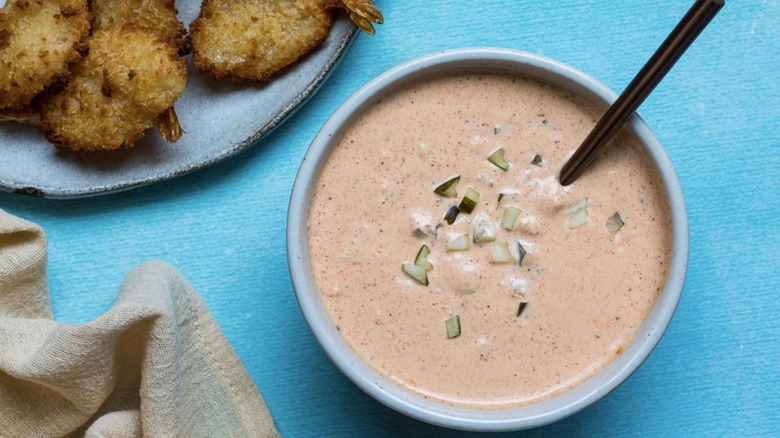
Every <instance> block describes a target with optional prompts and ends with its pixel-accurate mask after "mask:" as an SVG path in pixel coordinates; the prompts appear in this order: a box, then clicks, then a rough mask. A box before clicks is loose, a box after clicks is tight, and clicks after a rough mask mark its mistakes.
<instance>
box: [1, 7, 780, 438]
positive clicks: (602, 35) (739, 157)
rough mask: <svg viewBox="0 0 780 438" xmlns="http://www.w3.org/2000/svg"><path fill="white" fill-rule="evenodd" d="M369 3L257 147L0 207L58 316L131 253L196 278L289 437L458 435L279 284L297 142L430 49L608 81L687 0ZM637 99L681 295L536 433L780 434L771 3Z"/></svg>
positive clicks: (712, 29)
mask: <svg viewBox="0 0 780 438" xmlns="http://www.w3.org/2000/svg"><path fill="white" fill-rule="evenodd" d="M378 4H379V6H380V8H381V9H382V11H383V12H384V15H385V20H386V24H384V25H383V26H379V28H378V32H377V35H376V36H374V37H370V36H367V35H360V36H359V37H358V38H357V40H356V41H355V43H354V45H353V46H352V47H351V49H350V50H349V51H348V53H347V54H346V56H345V57H344V58H343V61H342V63H341V64H340V66H339V67H338V68H337V69H336V70H335V72H334V73H333V74H332V76H331V77H330V79H329V80H328V81H327V82H326V83H325V84H324V85H323V86H322V88H321V89H320V91H319V92H318V93H317V94H316V95H315V96H314V97H313V98H312V99H311V100H309V101H308V102H307V103H306V104H305V106H303V107H302V108H301V109H300V110H299V111H298V112H297V113H295V114H294V115H293V116H291V117H290V118H289V119H288V120H287V121H286V122H285V123H284V124H283V125H282V126H281V127H279V128H278V129H277V130H275V131H274V132H273V133H272V134H270V135H269V136H267V137H266V138H264V139H262V140H261V141H260V142H259V143H258V144H257V145H255V146H254V147H252V148H251V149H250V150H249V151H247V152H245V153H243V154H241V155H239V156H237V157H235V158H233V159H230V160H228V161H226V162H223V163H221V164H218V165H215V166H212V167H210V168H207V169H205V170H201V171H198V172H196V173H194V174H190V175H187V176H185V177H182V178H179V179H176V180H173V181H169V182H165V183H162V184H157V185H154V186H151V187H145V188H140V189H135V190H131V191H128V192H123V193H118V194H112V195H108V196H102V197H96V198H89V199H82V200H69V201H53V200H43V199H35V198H29V197H24V196H20V195H12V194H8V193H0V208H3V209H5V210H7V211H9V212H11V213H14V214H16V215H18V216H21V217H24V218H26V219H29V220H32V221H34V222H37V223H39V224H41V225H42V226H43V227H44V228H45V230H46V232H47V234H48V237H49V276H50V283H51V284H50V286H51V292H52V301H53V306H54V313H55V317H56V318H57V319H58V320H60V321H66V322H72V323H82V322H85V321H89V320H91V319H93V318H94V317H96V316H98V315H99V314H101V313H103V312H104V311H106V310H107V309H108V308H109V307H110V306H111V303H112V302H113V300H114V298H115V296H116V293H117V291H118V288H119V285H120V284H121V281H122V279H123V277H124V275H125V274H126V273H127V272H128V271H129V270H131V269H132V268H133V267H135V266H136V265H138V264H139V263H140V262H141V261H143V260H146V259H149V258H159V259H162V260H164V261H167V262H168V263H170V264H172V265H174V266H176V267H177V268H178V269H179V270H180V271H181V272H182V273H183V274H184V275H185V276H186V277H187V278H188V279H189V281H190V282H191V283H192V284H193V285H194V286H195V288H196V289H197V290H198V291H199V293H200V294H201V296H202V297H203V300H204V301H205V302H206V305H207V306H208V307H209V309H210V310H211V311H212V313H213V315H214V317H215V318H216V320H217V322H218V323H219V324H220V326H221V327H222V329H223V330H224V332H225V335H226V336H227V338H228V339H229V340H230V342H231V343H232V345H233V347H234V348H235V350H236V351H237V353H238V355H239V356H240V357H241V359H242V360H243V362H244V364H245V365H246V367H247V369H248V370H249V372H250V374H251V375H252V377H253V378H254V380H255V382H256V383H257V385H258V387H259V388H260V390H261V391H262V393H263V395H264V397H265V399H266V402H267V403H268V406H269V408H270V409H271V412H272V414H273V416H274V418H275V420H276V424H277V426H278V428H279V430H280V431H281V432H282V434H284V435H285V436H287V437H298V436H323V437H324V436H356V437H363V436H370V437H379V436H432V437H436V436H461V434H460V433H458V432H454V431H450V430H446V429H441V428H438V427H434V426H429V425H426V424H423V423H420V422H417V421H415V420H412V419H409V418H406V417H404V416H402V415H400V414H397V413H395V412H393V411H391V410H389V409H388V408H385V407H384V406H382V405H380V404H379V403H378V402H375V401H374V400H373V399H371V398H370V397H368V396H366V395H365V394H364V393H362V392H361V391H360V390H359V389H358V388H357V387H355V386H354V385H353V384H352V383H351V382H349V381H348V380H347V379H346V378H345V377H344V376H343V375H342V374H340V372H339V371H338V370H337V369H336V368H335V367H334V366H333V365H332V364H331V363H330V361H329V360H328V359H327V357H326V356H325V355H324V354H323V352H322V350H321V349H320V348H319V346H318V345H317V343H316V341H315V340H314V338H313V336H312V335H311V333H310V332H309V331H308V328H307V326H306V324H305V322H304V320H303V318H302V316H301V314H300V312H299V310H298V307H297V304H296V302H295V298H294V295H293V292H292V288H291V286H290V279H289V274H288V271H287V261H286V253H285V221H286V213H287V202H288V198H289V195H290V191H291V188H292V184H293V180H294V178H295V174H296V171H297V169H298V166H299V164H300V162H301V159H302V157H303V155H304V153H305V151H306V148H307V146H308V144H309V142H310V141H311V140H312V138H313V137H314V135H315V134H316V133H317V131H318V129H319V127H320V126H321V125H322V124H323V123H324V122H325V120H326V119H327V117H328V116H329V115H330V114H331V113H332V112H333V111H334V110H335V109H336V108H337V107H338V105H339V104H340V103H341V102H342V101H343V100H344V99H346V98H347V97H348V96H349V95H350V94H351V93H352V92H354V91H355V90H356V89H357V88H359V87H360V86H361V85H363V84H364V83H365V82H367V81H368V80H370V79H371V78H373V77H374V76H376V75H378V74H379V73H381V72H383V71H385V70H387V69H388V68H390V67H392V66H394V65H396V64H398V63H401V62H403V61H406V60H408V59H410V58H413V57H416V56H419V55H423V54H426V53H429V52H433V51H437V50H441V49H449V48H455V47H462V46H500V47H509V48H516V49H522V50H527V51H531V52H535V53H539V54H542V55H546V56H549V57H552V58H556V59H558V60H560V61H563V62H565V63H568V64H571V65H572V66H574V67H576V68H579V69H581V70H583V71H585V72H586V73H589V74H590V75H593V76H595V77H596V78H598V79H599V80H601V81H602V82H604V83H605V84H607V85H608V86H609V87H611V88H612V89H614V90H616V91H620V90H622V89H623V88H624V87H625V85H626V84H627V83H628V82H629V81H630V79H631V78H632V77H633V75H634V74H635V73H636V72H637V71H638V70H639V69H640V68H641V66H642V65H643V63H644V61H645V60H646V59H647V58H648V57H649V56H650V55H651V54H652V52H653V51H654V50H655V48H656V47H657V46H658V45H659V44H660V43H661V41H662V40H663V38H664V37H665V36H666V35H667V34H668V32H669V31H670V30H671V29H672V28H673V27H674V25H675V24H676V23H677V21H678V20H679V19H680V18H681V17H682V16H683V15H684V14H685V12H686V10H687V9H688V7H689V6H690V4H691V2H690V1H673V2H671V1H670V2H648V1H639V0H623V1H617V0H612V1H607V0H588V1H584V0H580V1H565V2H551V1H547V0H545V1H542V0H535V1H522V2H520V1H487V0H483V1H479V2H466V1H456V0H451V1H437V2H400V1H395V2H391V1H381V0H380V1H379V2H378ZM639 112H640V114H641V115H642V116H643V117H644V119H645V120H646V121H647V122H648V124H649V125H650V127H651V128H652V129H654V130H655V132H656V134H657V135H658V137H659V139H660V140H661V143H662V144H663V145H664V146H665V148H666V150H667V152H668V154H669V156H670V158H671V160H672V163H673V164H674V165H675V168H676V170H677V173H678V176H679V178H680V181H681V184H682V188H683V191H684V193H685V196H686V202H687V206H688V213H689V219H690V232H691V250H690V268H689V271H688V280H687V283H686V288H685V291H684V293H683V298H682V301H681V302H680V305H679V307H678V310H677V313H676V315H675V317H674V319H673V321H672V323H671V326H670V327H669V329H668V331H667V332H666V335H665V336H664V338H663V339H662V340H661V343H660V344H659V346H658V348H657V349H656V350H655V351H654V353H653V354H652V355H651V356H650V358H649V359H648V360H647V362H646V363H645V364H644V365H643V366H642V368H640V370H639V371H638V372H636V373H635V374H634V375H633V376H632V377H631V378H630V379H629V380H628V381H627V382H626V383H625V384H624V385H622V386H621V387H619V388H618V389H617V390H616V391H615V392H613V393H612V394H610V395H609V396H608V397H607V398H605V399H604V400H602V401H600V402H598V403H597V404H595V405H594V406H592V407H590V408H588V409H586V410H585V411H583V412H581V413H579V414H577V415H575V416H573V417H571V418H569V419H566V420H564V421H561V422H559V423H556V424H553V425H551V426H548V427H545V428H541V429H536V430H533V431H531V432H530V433H529V435H533V436H557V435H562V436H577V435H582V436H601V435H616V436H626V435H629V436H639V435H641V436H680V435H683V436H719V435H721V436H732V435H738V436H769V435H774V436H777V435H778V434H780V317H778V314H779V313H780V304H778V301H779V298H780V274H779V273H778V271H780V219H778V218H779V217H780V188H779V184H780V2H778V1H777V0H755V1H747V0H742V1H739V0H732V1H730V2H727V5H726V6H725V7H724V8H723V10H721V12H720V13H719V15H718V16H717V17H716V18H715V20H714V21H713V23H712V24H711V25H710V26H709V27H708V28H707V29H706V30H705V31H704V33H703V34H702V35H701V36H700V37H699V39H698V40H697V41H696V42H695V43H694V44H693V46H692V47H691V48H690V49H689V51H688V52H687V53H686V54H685V55H684V56H683V58H682V59H681V60H680V61H679V62H678V64H677V65H676V66H675V68H674V69H673V70H672V71H671V72H670V73H669V75H668V76H667V77H666V79H665V80H664V81H663V82H662V83H661V84H660V85H659V86H658V88H657V89H656V91H655V92H654V93H653V94H652V95H651V96H650V97H649V98H648V100H647V101H646V102H645V103H644V105H643V106H642V107H641V108H640V111H639ZM0 146H1V145H0ZM0 159H2V157H1V156H0ZM464 435H466V434H464ZM517 435H518V436H524V435H523V433H518V434H517Z"/></svg>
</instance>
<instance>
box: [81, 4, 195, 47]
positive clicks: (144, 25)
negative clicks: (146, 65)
mask: <svg viewBox="0 0 780 438" xmlns="http://www.w3.org/2000/svg"><path fill="white" fill-rule="evenodd" d="M89 9H90V11H91V12H92V15H94V17H95V20H94V23H93V25H92V31H93V32H95V31H98V30H101V29H108V28H118V27H125V26H127V25H131V26H132V27H134V28H136V29H140V30H146V31H149V32H154V33H157V34H159V35H161V36H162V37H164V38H167V39H169V40H170V41H171V42H173V44H175V45H176V47H178V48H179V50H180V51H184V50H183V49H184V48H185V39H184V35H185V34H186V33H187V29H186V28H185V27H184V24H183V23H182V22H181V21H179V19H178V18H176V13H177V11H176V6H175V5H174V0H91V1H90V6H89Z"/></svg>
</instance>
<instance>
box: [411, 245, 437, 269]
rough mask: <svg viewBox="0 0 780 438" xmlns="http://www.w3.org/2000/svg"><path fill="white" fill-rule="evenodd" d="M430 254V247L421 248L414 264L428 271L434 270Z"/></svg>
mask: <svg viewBox="0 0 780 438" xmlns="http://www.w3.org/2000/svg"><path fill="white" fill-rule="evenodd" d="M430 253H431V249H430V248H428V245H423V246H421V247H420V251H419V252H418V253H417V257H415V258H414V264H415V265H417V266H422V267H423V268H425V270H426V271H430V270H431V269H433V264H431V262H429V261H428V254H430Z"/></svg>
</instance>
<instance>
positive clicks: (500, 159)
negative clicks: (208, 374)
mask: <svg viewBox="0 0 780 438" xmlns="http://www.w3.org/2000/svg"><path fill="white" fill-rule="evenodd" d="M488 161H490V162H491V163H493V164H494V165H495V166H496V167H498V168H499V169H501V170H509V163H507V162H506V160H505V159H504V148H498V149H496V150H495V151H493V153H492V154H490V156H488Z"/></svg>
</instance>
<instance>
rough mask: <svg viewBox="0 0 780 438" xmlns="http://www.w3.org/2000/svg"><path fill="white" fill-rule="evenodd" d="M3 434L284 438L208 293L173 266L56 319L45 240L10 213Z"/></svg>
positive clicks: (147, 267) (6, 222)
mask: <svg viewBox="0 0 780 438" xmlns="http://www.w3.org/2000/svg"><path fill="white" fill-rule="evenodd" d="M0 436H2V437H33V436H34V437H59V436H87V437H136V436H148V437H169V436H170V437H174V436H175V437H244V436H251V437H254V436H262V437H266V436H268V437H274V436H279V434H278V432H277V431H276V429H275V427H274V424H273V419H272V418H271V415H270V413H269V411H268V408H267V407H266V405H265V402H264V401H263V399H262V396H261V395H260V392H259V391H258V390H257V387H256V386H255V384H254V382H253V381H252V379H251V378H250V376H249V374H248V373H247V371H246V369H245V368H244V366H243V364H242V363H241V361H240V359H239V358H238V356H236V353H235V352H234V351H233V349H232V348H231V346H230V344H229V343H228V341H227V339H226V338H225V336H224V335H223V334H222V331H221V330H220V329H219V327H218V326H217V324H216V322H215V321H214V319H213V318H212V316H211V314H210V313H209V311H208V310H207V309H206V307H205V306H204V304H203V302H202V301H201V299H200V297H199V296H198V295H197V293H196V292H195V290H194V289H193V288H192V286H190V285H189V284H188V283H187V281H186V280H185V279H184V278H183V277H182V276H181V275H180V274H179V273H178V272H177V271H176V270H175V269H173V268H172V267H170V266H168V265H167V264H165V263H162V262H159V261H151V262H146V263H144V264H142V265H141V266H139V267H138V268H136V269H135V270H133V271H132V272H130V273H129V274H128V275H127V277H126V278H125V281H124V283H123V285H122V288H121V290H120V291H119V296H118V297H117V299H116V302H115V303H114V304H113V306H112V307H111V309H109V310H108V311H107V312H106V313H105V314H103V315H101V316H99V317H97V318H96V319H94V320H93V321H91V322H88V323H86V324H83V325H72V324H64V323H58V322H55V321H53V320H52V311H51V304H50V300H49V291H48V281H47V278H46V236H45V234H44V232H43V230H42V229H41V228H40V227H39V226H37V225H35V224H33V223H30V222H28V221H25V220H22V219H20V218H17V217H15V216H12V215H10V214H8V213H6V212H4V211H2V210H0Z"/></svg>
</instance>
